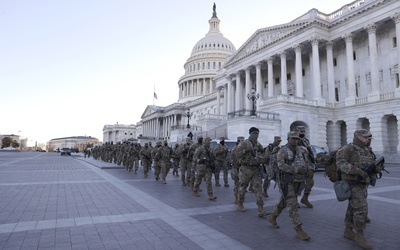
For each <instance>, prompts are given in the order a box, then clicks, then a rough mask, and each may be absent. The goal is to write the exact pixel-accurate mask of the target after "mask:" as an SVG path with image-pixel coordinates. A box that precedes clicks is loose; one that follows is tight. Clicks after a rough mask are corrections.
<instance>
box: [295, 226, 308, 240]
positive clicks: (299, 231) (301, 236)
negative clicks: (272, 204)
mask: <svg viewBox="0 0 400 250" xmlns="http://www.w3.org/2000/svg"><path fill="white" fill-rule="evenodd" d="M296 237H297V238H299V239H301V240H309V239H310V236H308V234H307V233H306V232H304V231H303V229H302V228H301V226H297V227H296Z"/></svg>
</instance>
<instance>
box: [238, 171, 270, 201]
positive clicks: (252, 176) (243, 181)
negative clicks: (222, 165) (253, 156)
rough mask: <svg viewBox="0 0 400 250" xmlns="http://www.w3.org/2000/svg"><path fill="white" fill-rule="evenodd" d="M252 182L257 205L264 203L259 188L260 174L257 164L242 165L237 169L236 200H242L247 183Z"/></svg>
mask: <svg viewBox="0 0 400 250" xmlns="http://www.w3.org/2000/svg"><path fill="white" fill-rule="evenodd" d="M250 182H252V184H253V190H254V194H255V195H256V203H257V205H264V201H263V198H262V190H261V185H262V183H261V182H262V181H261V176H260V170H259V168H258V166H246V165H242V166H241V167H240V169H239V193H238V202H244V196H245V194H246V189H247V186H248V185H249V183H250Z"/></svg>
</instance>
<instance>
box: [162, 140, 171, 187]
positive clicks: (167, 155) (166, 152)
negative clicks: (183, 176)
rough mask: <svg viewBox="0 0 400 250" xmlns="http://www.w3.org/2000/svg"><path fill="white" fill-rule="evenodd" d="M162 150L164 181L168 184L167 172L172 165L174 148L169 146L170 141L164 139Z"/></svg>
mask: <svg viewBox="0 0 400 250" xmlns="http://www.w3.org/2000/svg"><path fill="white" fill-rule="evenodd" d="M159 152H160V155H161V156H160V166H161V177H162V182H163V183H164V184H167V180H166V178H167V174H168V172H169V169H170V167H171V157H172V152H173V151H172V148H171V147H169V146H168V141H167V140H164V141H163V145H162V146H161V147H160V149H159Z"/></svg>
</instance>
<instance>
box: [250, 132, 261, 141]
mask: <svg viewBox="0 0 400 250" xmlns="http://www.w3.org/2000/svg"><path fill="white" fill-rule="evenodd" d="M258 135H259V133H258V132H251V133H250V136H249V139H250V140H252V141H257V139H258Z"/></svg>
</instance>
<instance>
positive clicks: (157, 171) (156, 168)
mask: <svg viewBox="0 0 400 250" xmlns="http://www.w3.org/2000/svg"><path fill="white" fill-rule="evenodd" d="M153 165H154V175H155V176H156V178H157V179H158V178H160V171H161V166H160V162H159V161H154V163H153Z"/></svg>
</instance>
